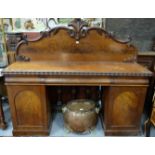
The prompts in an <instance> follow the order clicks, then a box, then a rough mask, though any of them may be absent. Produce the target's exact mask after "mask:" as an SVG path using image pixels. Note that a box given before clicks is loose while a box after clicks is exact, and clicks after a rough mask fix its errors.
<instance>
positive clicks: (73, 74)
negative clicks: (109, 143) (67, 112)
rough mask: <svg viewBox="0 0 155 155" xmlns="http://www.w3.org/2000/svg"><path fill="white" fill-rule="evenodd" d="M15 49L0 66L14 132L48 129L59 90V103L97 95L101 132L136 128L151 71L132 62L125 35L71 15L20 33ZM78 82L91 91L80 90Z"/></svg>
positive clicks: (116, 132) (133, 50) (134, 52)
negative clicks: (36, 31) (64, 21)
mask: <svg viewBox="0 0 155 155" xmlns="http://www.w3.org/2000/svg"><path fill="white" fill-rule="evenodd" d="M16 52H17V61H16V62H15V63H13V64H11V65H10V66H8V67H7V68H6V69H5V70H4V72H3V73H4V75H5V83H6V86H7V91H8V97H9V103H10V109H11V114H12V120H13V135H14V136H23V135H27V136H30V135H48V134H49V130H50V124H51V115H52V113H53V111H52V110H51V109H52V107H54V105H55V104H56V102H57V101H58V100H59V99H60V94H61V100H62V101H63V103H64V104H65V103H66V102H67V101H68V100H69V99H73V98H83V97H85V98H89V97H90V98H93V99H94V100H95V101H98V100H102V101H103V104H104V105H103V108H102V111H101V113H100V115H101V117H102V124H103V127H104V131H105V134H106V135H135V134H138V133H139V131H140V119H141V115H142V111H143V106H144V101H145V96H146V92H147V88H148V84H149V78H150V77H151V76H152V73H151V72H150V71H149V70H147V69H146V68H144V67H142V66H141V65H139V64H137V63H136V59H137V49H136V48H135V47H134V46H132V45H130V44H129V40H128V41H125V42H122V41H118V40H116V39H115V38H114V37H112V36H111V35H110V34H108V33H107V32H106V31H105V30H103V29H102V28H97V27H88V26H87V23H86V22H84V21H82V20H80V19H75V20H74V21H72V22H71V23H70V24H69V25H68V26H67V27H62V26H60V27H55V28H53V29H51V30H50V31H48V32H41V33H40V36H39V37H37V38H36V39H33V40H28V39H27V37H26V36H25V37H24V38H23V40H22V41H20V42H19V43H18V45H17V48H16ZM99 86H100V87H101V89H99ZM83 88H84V89H86V90H88V91H87V94H88V92H89V93H91V95H90V94H89V95H86V96H85V95H83V94H84V93H83V92H82V91H81V90H82V89H83ZM66 90H67V91H66ZM72 90H73V91H72ZM79 90H80V91H79ZM75 92H76V93H75Z"/></svg>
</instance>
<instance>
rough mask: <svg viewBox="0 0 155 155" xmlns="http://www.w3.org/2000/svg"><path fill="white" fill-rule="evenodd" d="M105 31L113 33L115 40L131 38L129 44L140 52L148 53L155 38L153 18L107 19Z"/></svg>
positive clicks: (154, 21) (154, 20)
mask: <svg viewBox="0 0 155 155" xmlns="http://www.w3.org/2000/svg"><path fill="white" fill-rule="evenodd" d="M106 30H107V31H108V32H111V31H113V32H114V34H115V36H116V38H119V39H126V38H127V36H128V35H130V36H131V38H132V41H131V43H132V44H134V45H135V46H136V47H137V48H138V49H139V50H140V51H150V50H152V46H153V38H155V18H154V19H153V18H152V19H151V18H147V19H146V18H137V19H136V18H121V19H120V18H116V19H115V18H107V19H106Z"/></svg>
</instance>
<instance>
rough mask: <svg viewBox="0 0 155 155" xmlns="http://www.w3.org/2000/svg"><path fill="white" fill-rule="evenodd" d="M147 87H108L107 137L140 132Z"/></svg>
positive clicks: (106, 109) (106, 93) (106, 97)
mask: <svg viewBox="0 0 155 155" xmlns="http://www.w3.org/2000/svg"><path fill="white" fill-rule="evenodd" d="M146 90H147V87H141V89H139V87H129V86H126V87H120V86H119V87H118V86H116V87H107V88H105V90H104V95H103V98H104V102H105V105H104V106H105V111H106V113H105V114H104V124H105V126H104V127H105V134H106V135H135V134H137V133H139V132H140V120H141V113H142V111H143V104H144V100H145V94H146Z"/></svg>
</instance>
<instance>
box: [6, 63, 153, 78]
mask: <svg viewBox="0 0 155 155" xmlns="http://www.w3.org/2000/svg"><path fill="white" fill-rule="evenodd" d="M3 73H4V74H13V73H14V74H17V75H20V74H34V75H35V74H37V75H44V74H46V75H48V74H49V75H51V74H60V75H61V74H62V75H63V74H68V75H71V74H73V75H74V74H80V75H82V74H89V75H108V76H110V75H111V76H116V75H121V76H123V75H124V76H125V75H129V76H151V75H152V73H151V72H150V71H149V70H147V69H146V68H144V67H142V66H141V65H139V64H137V63H122V62H113V63H111V62H93V63H92V62H87V63H85V62H76V63H75V62H61V63H60V62H43V61H42V62H37V61H36V62H34V61H33V62H15V63H13V64H12V65H10V66H9V67H7V68H6V69H5V70H4V72H3Z"/></svg>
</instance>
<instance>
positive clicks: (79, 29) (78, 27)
mask: <svg viewBox="0 0 155 155" xmlns="http://www.w3.org/2000/svg"><path fill="white" fill-rule="evenodd" d="M68 26H70V27H72V29H71V30H70V32H69V33H70V36H71V37H73V38H75V39H76V41H79V40H80V39H81V38H83V37H85V36H86V33H87V31H86V27H88V23H87V22H85V21H83V20H82V19H81V18H75V19H74V20H73V21H71V22H70V23H69V24H68Z"/></svg>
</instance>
